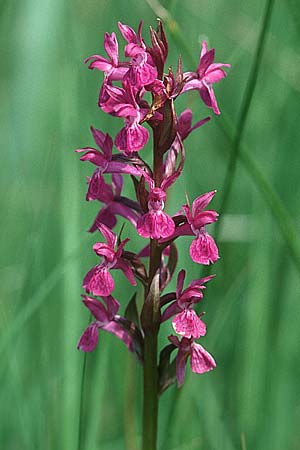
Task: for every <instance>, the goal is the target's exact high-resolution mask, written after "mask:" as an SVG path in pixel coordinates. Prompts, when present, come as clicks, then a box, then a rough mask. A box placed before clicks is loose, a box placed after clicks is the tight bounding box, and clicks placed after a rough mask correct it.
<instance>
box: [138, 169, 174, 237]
mask: <svg viewBox="0 0 300 450" xmlns="http://www.w3.org/2000/svg"><path fill="white" fill-rule="evenodd" d="M143 176H144V177H145V179H146V181H147V183H148V185H149V188H150V193H149V197H148V212H147V213H146V214H144V215H143V216H142V217H140V218H139V220H138V222H137V227H136V229H137V232H138V233H139V235H140V236H143V237H145V238H151V239H160V238H168V237H169V236H172V234H173V233H174V231H175V223H174V221H173V219H172V217H170V216H169V215H168V214H166V213H164V212H163V209H164V206H165V201H166V197H167V196H166V193H165V190H164V189H166V188H167V187H168V185H169V184H168V179H165V180H164V181H163V182H162V186H161V188H159V187H155V185H154V180H153V179H152V178H151V177H150V176H149V175H148V174H147V173H145V172H143ZM170 178H171V177H169V179H170Z"/></svg>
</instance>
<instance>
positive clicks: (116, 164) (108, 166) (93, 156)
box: [75, 127, 140, 200]
mask: <svg viewBox="0 0 300 450" xmlns="http://www.w3.org/2000/svg"><path fill="white" fill-rule="evenodd" d="M91 132H92V135H93V138H94V141H95V143H96V145H97V146H98V147H99V148H100V149H101V150H102V152H100V151H99V150H96V149H94V148H92V147H85V148H79V149H77V150H75V151H76V152H77V153H79V152H85V153H84V155H83V156H81V157H80V160H81V161H89V162H91V163H92V164H94V165H95V166H97V167H98V169H96V171H95V173H94V175H93V177H92V180H93V178H95V180H93V182H94V181H95V182H96V186H97V191H99V190H101V189H102V185H101V183H102V180H103V177H102V174H104V173H128V174H130V175H135V176H139V175H140V172H139V171H138V169H136V168H135V167H134V166H132V165H131V164H129V163H130V161H131V160H130V159H129V158H125V157H123V158H122V159H121V158H120V155H119V154H118V155H113V154H112V148H113V141H112V138H111V137H110V136H109V134H104V133H102V131H100V130H97V129H96V128H94V127H91ZM93 196H94V195H92V197H93ZM96 198H97V197H96ZM91 199H93V198H88V200H91Z"/></svg>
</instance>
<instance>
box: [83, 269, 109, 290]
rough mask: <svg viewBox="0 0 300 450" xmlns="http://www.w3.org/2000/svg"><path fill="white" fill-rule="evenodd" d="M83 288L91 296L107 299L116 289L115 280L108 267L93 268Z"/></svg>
mask: <svg viewBox="0 0 300 450" xmlns="http://www.w3.org/2000/svg"><path fill="white" fill-rule="evenodd" d="M82 286H83V288H84V289H85V291H86V292H87V293H88V294H89V293H92V294H93V295H100V296H103V297H107V296H108V295H110V294H111V293H112V291H113V290H114V287H115V283H114V280H113V278H112V276H111V274H110V273H109V271H108V270H107V268H106V267H101V266H96V267H93V268H92V269H91V270H90V271H89V272H88V273H87V274H86V276H85V278H84V280H83V285H82Z"/></svg>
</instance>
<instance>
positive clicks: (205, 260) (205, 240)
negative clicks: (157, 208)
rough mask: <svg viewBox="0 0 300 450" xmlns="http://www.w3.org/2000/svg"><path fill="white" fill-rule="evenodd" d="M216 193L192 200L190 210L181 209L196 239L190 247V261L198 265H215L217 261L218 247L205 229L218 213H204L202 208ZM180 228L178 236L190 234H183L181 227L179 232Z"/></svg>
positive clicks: (188, 208)
mask: <svg viewBox="0 0 300 450" xmlns="http://www.w3.org/2000/svg"><path fill="white" fill-rule="evenodd" d="M216 192H217V191H211V192H208V193H206V194H203V195H200V197H198V198H196V200H194V202H193V206H192V210H190V206H189V205H184V206H183V207H182V208H183V210H184V212H185V215H186V218H187V221H188V224H189V225H190V231H191V232H192V233H193V234H194V235H195V236H196V239H195V240H194V241H193V242H192V244H191V246H190V255H191V258H192V260H193V261H194V262H196V263H199V264H205V265H208V264H210V263H215V262H216V261H217V260H218V259H219V252H218V247H217V246H216V243H215V241H214V239H213V238H212V237H211V236H210V235H209V234H208V233H207V232H206V229H205V226H206V225H208V224H210V223H213V222H216V221H217V219H218V213H217V212H216V211H213V210H207V211H204V208H206V206H208V204H209V203H210V202H211V200H212V199H213V197H214V195H215V193H216ZM180 228H181V227H179V229H178V234H179V235H180V234H190V232H186V233H185V232H184V229H185V227H182V230H181V231H180Z"/></svg>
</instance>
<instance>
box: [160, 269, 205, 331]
mask: <svg viewBox="0 0 300 450" xmlns="http://www.w3.org/2000/svg"><path fill="white" fill-rule="evenodd" d="M212 278H214V275H210V276H208V277H205V278H200V279H197V280H193V281H192V282H191V283H190V284H189V286H188V287H187V288H186V289H184V290H183V284H184V279H185V270H183V269H182V270H181V271H180V272H179V274H178V277H177V287H176V300H175V301H174V302H172V303H171V304H170V305H169V306H168V307H167V308H166V309H165V311H164V312H163V314H162V317H161V321H162V322H164V321H166V320H167V319H169V318H170V317H172V316H174V315H175V317H174V319H173V320H172V325H173V328H174V330H175V331H176V333H178V334H180V335H181V336H183V337H186V338H195V339H198V338H199V337H200V336H204V335H205V334H206V325H205V323H204V322H203V321H202V320H201V319H200V317H198V316H197V314H196V312H195V311H194V310H193V307H194V305H195V304H196V303H198V302H199V301H200V300H201V299H202V298H203V293H202V291H203V290H204V289H205V288H206V287H205V285H204V283H206V282H207V281H209V280H211V279H212Z"/></svg>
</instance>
